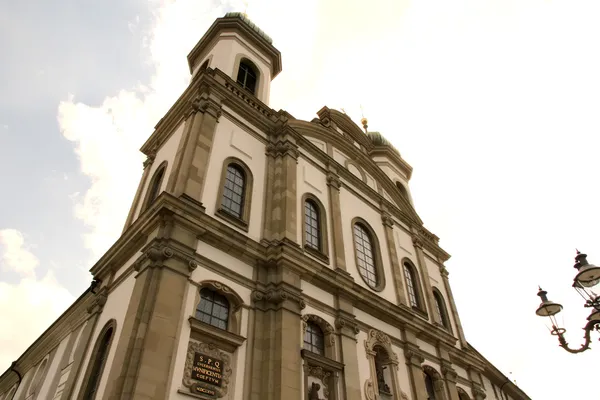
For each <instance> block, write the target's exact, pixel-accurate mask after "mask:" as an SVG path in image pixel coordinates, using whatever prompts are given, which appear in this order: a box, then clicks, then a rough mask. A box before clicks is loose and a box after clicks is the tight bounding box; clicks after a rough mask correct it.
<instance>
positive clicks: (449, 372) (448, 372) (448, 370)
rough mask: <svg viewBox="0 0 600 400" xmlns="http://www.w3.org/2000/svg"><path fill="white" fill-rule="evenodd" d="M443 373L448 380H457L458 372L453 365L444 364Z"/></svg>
mask: <svg viewBox="0 0 600 400" xmlns="http://www.w3.org/2000/svg"><path fill="white" fill-rule="evenodd" d="M442 375H443V376H444V378H446V380H447V381H450V382H456V378H457V377H458V374H457V373H456V371H455V370H454V368H452V367H448V366H444V365H442Z"/></svg>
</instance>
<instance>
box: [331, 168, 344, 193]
mask: <svg viewBox="0 0 600 400" xmlns="http://www.w3.org/2000/svg"><path fill="white" fill-rule="evenodd" d="M327 185H328V186H331V187H333V188H335V189H337V190H338V191H339V190H340V188H341V187H342V181H341V179H340V177H339V176H337V175H336V174H334V173H332V172H328V173H327Z"/></svg>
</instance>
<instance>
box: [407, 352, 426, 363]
mask: <svg viewBox="0 0 600 400" xmlns="http://www.w3.org/2000/svg"><path fill="white" fill-rule="evenodd" d="M404 357H405V358H406V363H407V364H412V365H415V366H417V367H420V366H421V364H423V362H425V357H423V355H422V354H421V353H420V352H419V351H418V350H410V349H409V350H405V351H404Z"/></svg>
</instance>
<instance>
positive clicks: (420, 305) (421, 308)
mask: <svg viewBox="0 0 600 400" xmlns="http://www.w3.org/2000/svg"><path fill="white" fill-rule="evenodd" d="M406 265H408V269H409V270H410V271H411V272H412V274H411V278H412V282H413V285H414V292H415V296H416V298H417V305H416V306H415V305H413V304H412V303H411V301H410V294H409V289H408V287H409V286H408V279H407V278H406ZM402 275H404V284H405V286H406V296H407V300H408V305H409V306H410V307H411V308H412V309H413V310H415V311H418V312H419V313H421V314H422V315H423V316H424V317H427V308H426V307H427V306H426V305H425V294H424V293H423V286H422V285H421V279H420V276H419V271H418V270H417V267H416V266H415V264H414V263H413V262H412V261H411V260H410V259H408V258H404V259H402Z"/></svg>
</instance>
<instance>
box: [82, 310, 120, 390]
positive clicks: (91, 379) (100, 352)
mask: <svg viewBox="0 0 600 400" xmlns="http://www.w3.org/2000/svg"><path fill="white" fill-rule="evenodd" d="M113 335H114V322H112V321H111V322H109V323H108V324H107V325H106V326H105V328H104V329H103V332H102V333H101V334H100V336H99V339H98V340H97V341H96V346H95V347H94V351H93V353H92V358H91V359H90V367H89V368H90V369H88V371H89V375H88V378H87V384H86V387H85V391H84V395H83V400H93V399H94V398H95V397H96V393H97V391H98V385H99V384H100V378H101V377H102V371H103V370H104V366H105V364H106V359H107V357H108V352H109V350H110V345H111V343H112V339H113Z"/></svg>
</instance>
